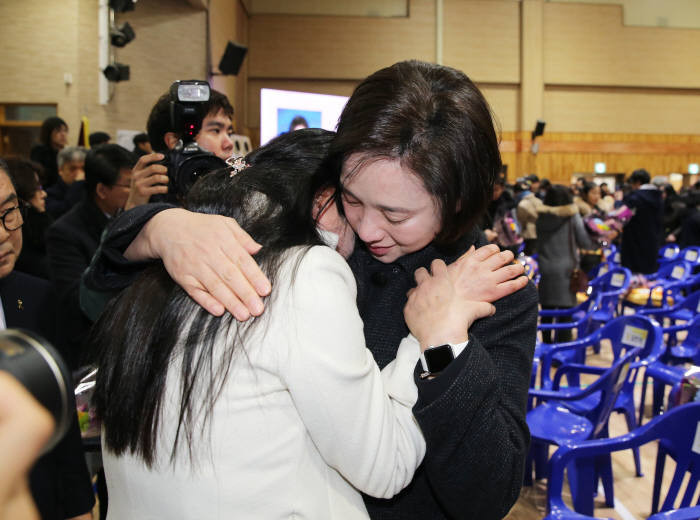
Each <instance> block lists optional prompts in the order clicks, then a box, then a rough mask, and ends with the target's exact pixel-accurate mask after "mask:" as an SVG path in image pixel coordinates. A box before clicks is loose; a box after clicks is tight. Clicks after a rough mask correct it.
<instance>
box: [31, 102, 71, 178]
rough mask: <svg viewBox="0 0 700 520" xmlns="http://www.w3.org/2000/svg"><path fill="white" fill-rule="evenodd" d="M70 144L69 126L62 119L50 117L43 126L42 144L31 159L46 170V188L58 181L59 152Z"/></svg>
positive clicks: (35, 148)
mask: <svg viewBox="0 0 700 520" xmlns="http://www.w3.org/2000/svg"><path fill="white" fill-rule="evenodd" d="M67 144H68V125H67V124H66V122H65V121H64V120H63V119H61V118H60V117H56V116H53V117H48V118H46V119H45V120H44V122H43V123H42V124H41V134H40V143H39V144H37V145H36V146H34V147H33V148H32V151H31V159H32V161H35V162H38V163H39V164H41V166H42V167H43V168H44V178H43V179H41V183H42V184H43V186H44V187H45V188H48V187H49V186H53V184H54V183H55V182H56V181H57V180H58V152H60V151H61V150H63V148H65V146H66V145H67Z"/></svg>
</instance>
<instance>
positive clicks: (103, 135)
mask: <svg viewBox="0 0 700 520" xmlns="http://www.w3.org/2000/svg"><path fill="white" fill-rule="evenodd" d="M110 139H111V137H110V135H109V134H108V133H107V132H92V133H91V134H90V136H89V137H88V143H90V148H93V147H95V146H100V145H103V144H107V143H108V142H109V140H110Z"/></svg>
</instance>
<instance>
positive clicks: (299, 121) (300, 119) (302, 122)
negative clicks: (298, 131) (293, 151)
mask: <svg viewBox="0 0 700 520" xmlns="http://www.w3.org/2000/svg"><path fill="white" fill-rule="evenodd" d="M298 125H304V128H309V122H308V121H307V120H306V118H305V117H303V116H295V117H294V119H292V122H291V123H289V131H290V132H292V131H293V130H294V127H295V126H298Z"/></svg>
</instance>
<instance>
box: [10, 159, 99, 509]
mask: <svg viewBox="0 0 700 520" xmlns="http://www.w3.org/2000/svg"><path fill="white" fill-rule="evenodd" d="M0 221H1V222H0V303H1V306H0V328H2V329H4V328H20V327H21V328H24V329H28V330H30V331H33V332H36V333H38V334H40V335H42V336H44V337H46V338H47V339H50V340H51V339H53V323H54V319H53V317H54V315H53V305H52V304H53V293H52V291H51V286H50V285H49V284H48V282H46V281H44V280H41V279H39V278H35V277H33V276H30V275H28V274H24V273H20V272H17V271H14V267H15V262H16V260H17V257H18V256H19V254H20V252H21V251H22V230H21V227H22V224H23V219H22V213H21V210H20V206H19V201H18V198H17V192H16V190H15V187H14V185H13V184H12V180H11V179H10V176H9V175H8V173H7V167H6V166H5V164H4V163H3V162H2V161H0ZM29 480H30V489H31V492H32V497H33V498H34V500H35V502H36V504H37V507H38V509H39V512H40V514H41V518H42V519H43V520H54V519H55V520H65V519H68V518H72V519H80V520H88V519H91V518H92V513H91V511H92V508H93V506H94V504H95V497H94V494H93V493H92V485H91V483H90V476H89V474H88V471H87V465H86V464H85V457H84V455H83V448H82V442H81V439H80V431H79V429H78V421H77V416H75V415H74V416H73V423H72V425H71V428H70V429H69V431H68V433H67V434H66V436H65V437H64V438H63V439H62V440H61V441H60V442H59V443H58V444H57V445H56V447H55V448H54V449H52V450H51V451H50V452H49V453H47V454H45V455H44V456H42V457H41V458H40V459H39V460H38V461H37V463H36V464H35V465H34V467H33V468H32V470H31V472H30V477H29Z"/></svg>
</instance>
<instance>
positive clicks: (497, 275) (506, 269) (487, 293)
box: [447, 244, 528, 302]
mask: <svg viewBox="0 0 700 520" xmlns="http://www.w3.org/2000/svg"><path fill="white" fill-rule="evenodd" d="M513 258H514V257H513V253H512V252H510V251H508V250H506V251H501V250H500V249H499V247H498V246H497V245H495V244H489V245H487V246H483V247H480V248H479V249H474V246H472V247H470V248H469V251H467V252H466V253H464V254H463V255H462V256H460V257H459V259H457V260H456V261H455V262H453V263H452V264H450V265H449V266H448V268H447V269H448V271H449V273H450V276H451V277H452V279H453V280H454V283H455V289H456V290H457V292H458V294H459V295H460V296H461V297H462V298H464V299H466V300H472V301H483V302H495V301H496V300H500V299H501V298H503V297H505V296H508V295H509V294H512V293H514V292H516V291H519V290H520V289H522V288H523V287H525V286H526V285H527V282H528V279H527V277H526V276H522V275H523V273H524V272H525V268H524V267H523V265H522V264H521V263H520V262H513Z"/></svg>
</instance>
